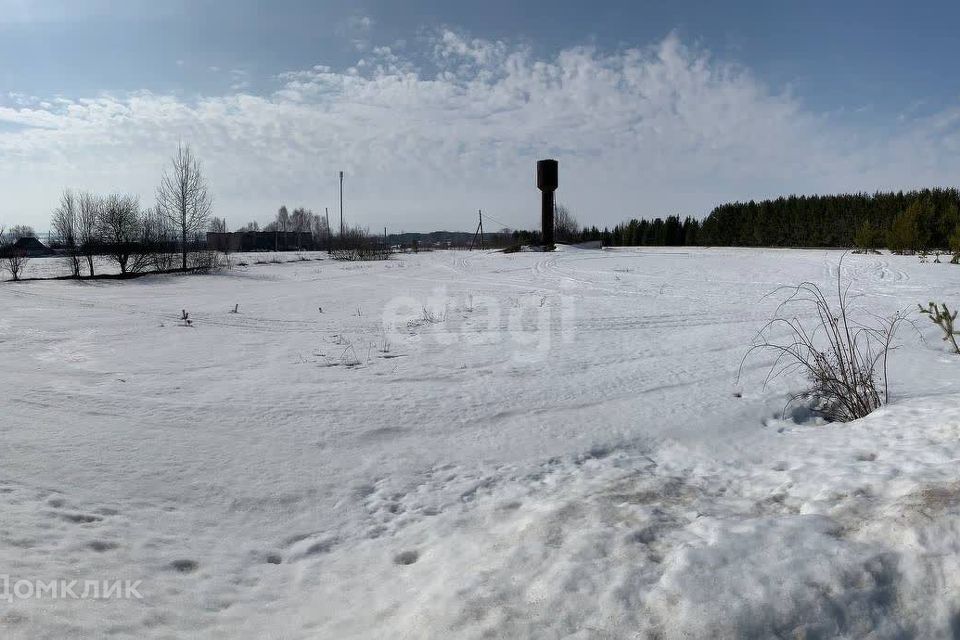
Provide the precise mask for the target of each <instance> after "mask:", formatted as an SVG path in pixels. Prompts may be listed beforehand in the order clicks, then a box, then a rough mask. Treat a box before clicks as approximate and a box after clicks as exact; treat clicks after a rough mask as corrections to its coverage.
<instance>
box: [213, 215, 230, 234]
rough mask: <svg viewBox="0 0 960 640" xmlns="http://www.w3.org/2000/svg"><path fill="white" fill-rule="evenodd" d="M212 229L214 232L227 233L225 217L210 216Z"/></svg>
mask: <svg viewBox="0 0 960 640" xmlns="http://www.w3.org/2000/svg"><path fill="white" fill-rule="evenodd" d="M210 231H211V232H213V233H227V220H226V219H225V218H217V217H213V218H210Z"/></svg>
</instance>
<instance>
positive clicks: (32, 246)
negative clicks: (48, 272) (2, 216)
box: [8, 236, 56, 258]
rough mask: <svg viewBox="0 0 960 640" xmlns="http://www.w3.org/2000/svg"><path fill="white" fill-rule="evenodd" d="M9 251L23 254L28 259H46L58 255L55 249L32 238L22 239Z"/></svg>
mask: <svg viewBox="0 0 960 640" xmlns="http://www.w3.org/2000/svg"><path fill="white" fill-rule="evenodd" d="M8 250H9V251H13V252H17V253H21V254H23V255H25V256H27V257H28V258H44V257H46V256H52V255H54V254H55V253H56V252H55V251H54V250H53V249H50V248H49V247H47V246H45V245H44V244H43V243H42V242H40V241H39V240H37V239H36V238H34V237H32V236H31V237H28V238H27V237H25V238H20V239H19V240H17V241H16V242H14V243H13V244H12V245H11V246H10V248H9V249H8Z"/></svg>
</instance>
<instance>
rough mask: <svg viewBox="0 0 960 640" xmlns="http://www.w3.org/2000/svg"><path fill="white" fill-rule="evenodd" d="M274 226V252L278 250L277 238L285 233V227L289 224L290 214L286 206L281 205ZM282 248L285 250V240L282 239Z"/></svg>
mask: <svg viewBox="0 0 960 640" xmlns="http://www.w3.org/2000/svg"><path fill="white" fill-rule="evenodd" d="M275 222H276V225H275V226H274V230H273V231H274V235H273V249H274V251H279V250H280V241H279V237H280V234H281V233H285V232H286V230H287V225H288V224H290V213H289V212H288V211H287V205H281V206H280V210H279V211H277V219H276V221H275ZM283 244H284V248H286V244H287V238H286V236H284V238H283Z"/></svg>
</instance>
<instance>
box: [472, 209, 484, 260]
mask: <svg viewBox="0 0 960 640" xmlns="http://www.w3.org/2000/svg"><path fill="white" fill-rule="evenodd" d="M477 213H478V214H479V216H480V224H478V225H477V230H476V232H474V234H473V239H471V240H470V251H473V245H474V244H476V242H477V238H478V237H479V238H480V249H481V250H482V249H483V210H481V209H477Z"/></svg>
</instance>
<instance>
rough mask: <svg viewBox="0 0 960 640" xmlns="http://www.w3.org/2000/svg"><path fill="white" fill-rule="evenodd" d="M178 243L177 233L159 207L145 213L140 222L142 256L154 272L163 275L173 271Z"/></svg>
mask: <svg viewBox="0 0 960 640" xmlns="http://www.w3.org/2000/svg"><path fill="white" fill-rule="evenodd" d="M176 242H177V241H176V232H175V231H174V229H173V227H172V226H171V224H170V221H169V220H168V219H167V217H166V216H164V215H163V214H162V213H160V211H159V210H158V208H157V207H153V208H151V209H148V210H147V211H145V212H144V213H143V216H141V220H140V243H139V244H140V246H141V247H143V250H142V252H141V255H142V258H143V261H144V262H145V263H147V264H150V265H151V266H152V267H153V269H154V271H159V272H161V273H162V272H165V271H170V270H172V269H173V265H174V264H176V254H175V250H176ZM144 266H146V265H144Z"/></svg>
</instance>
